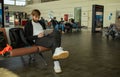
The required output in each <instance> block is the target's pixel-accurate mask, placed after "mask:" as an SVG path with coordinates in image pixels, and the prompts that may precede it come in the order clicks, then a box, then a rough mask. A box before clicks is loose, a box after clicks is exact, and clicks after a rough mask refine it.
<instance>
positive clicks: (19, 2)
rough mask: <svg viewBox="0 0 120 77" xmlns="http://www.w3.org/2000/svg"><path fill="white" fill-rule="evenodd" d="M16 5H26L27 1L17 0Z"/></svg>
mask: <svg viewBox="0 0 120 77" xmlns="http://www.w3.org/2000/svg"><path fill="white" fill-rule="evenodd" d="M16 5H22V6H24V5H26V1H25V0H21V1H16Z"/></svg>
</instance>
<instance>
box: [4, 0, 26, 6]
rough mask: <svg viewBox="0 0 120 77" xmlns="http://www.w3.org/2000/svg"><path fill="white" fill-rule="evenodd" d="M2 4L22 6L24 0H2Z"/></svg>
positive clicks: (24, 3) (24, 2)
mask: <svg viewBox="0 0 120 77" xmlns="http://www.w3.org/2000/svg"><path fill="white" fill-rule="evenodd" d="M4 4H8V5H19V6H24V5H26V0H4Z"/></svg>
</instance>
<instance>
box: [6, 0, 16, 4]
mask: <svg viewBox="0 0 120 77" xmlns="http://www.w3.org/2000/svg"><path fill="white" fill-rule="evenodd" d="M4 4H9V5H14V4H15V2H14V0H13V1H12V0H4Z"/></svg>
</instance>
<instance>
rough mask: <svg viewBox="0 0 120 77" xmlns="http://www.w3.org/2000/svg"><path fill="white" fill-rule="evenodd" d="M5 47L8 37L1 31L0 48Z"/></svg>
mask: <svg viewBox="0 0 120 77" xmlns="http://www.w3.org/2000/svg"><path fill="white" fill-rule="evenodd" d="M4 47H6V39H5V36H4V33H3V32H2V31H0V50H2V49H3V48H4Z"/></svg>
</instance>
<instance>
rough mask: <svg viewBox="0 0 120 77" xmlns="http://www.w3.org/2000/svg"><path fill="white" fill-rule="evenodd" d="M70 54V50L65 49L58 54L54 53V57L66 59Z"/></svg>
mask: <svg viewBox="0 0 120 77" xmlns="http://www.w3.org/2000/svg"><path fill="white" fill-rule="evenodd" d="M68 56H69V52H68V51H64V52H62V53H60V54H58V55H53V59H65V58H67V57H68Z"/></svg>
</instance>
